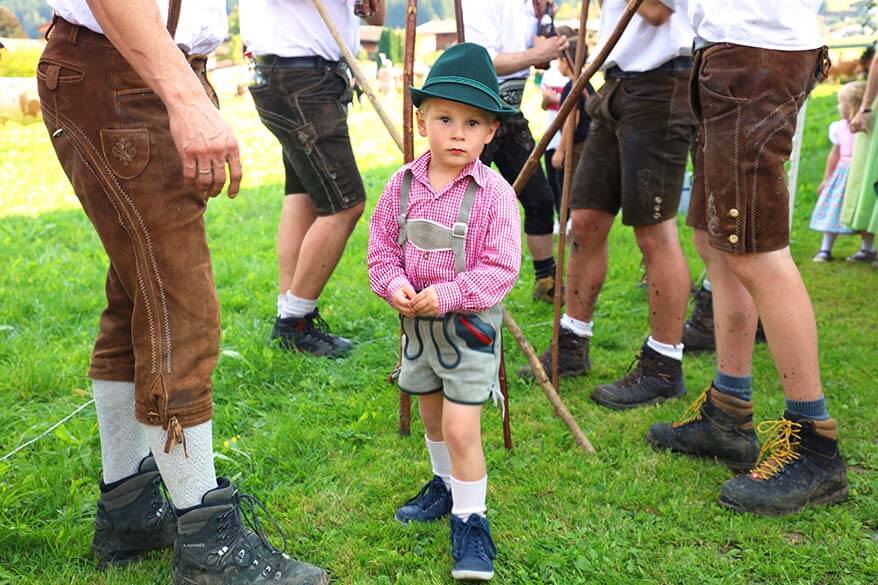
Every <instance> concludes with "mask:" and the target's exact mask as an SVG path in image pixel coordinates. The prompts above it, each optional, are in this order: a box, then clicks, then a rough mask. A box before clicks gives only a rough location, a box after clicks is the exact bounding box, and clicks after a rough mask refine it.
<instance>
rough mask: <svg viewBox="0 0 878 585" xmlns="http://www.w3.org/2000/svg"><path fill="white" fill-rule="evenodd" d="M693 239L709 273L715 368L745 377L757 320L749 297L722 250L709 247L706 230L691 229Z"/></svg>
mask: <svg viewBox="0 0 878 585" xmlns="http://www.w3.org/2000/svg"><path fill="white" fill-rule="evenodd" d="M694 239H695V247H696V248H697V249H698V254H699V255H700V256H701V259H702V260H704V264H705V265H706V266H707V273H708V276H710V282H711V289H712V295H713V320H714V335H715V336H716V363H717V368H718V369H719V371H721V372H723V373H724V374H728V375H730V376H739V377H743V376H749V375H750V370H751V368H752V362H753V342H754V338H755V336H756V325H757V323H758V321H759V316H758V315H757V313H756V305H755V304H754V303H753V297H751V296H750V293H749V291H748V290H747V289H746V288H745V287H744V285H743V284H742V283H741V281H740V280H739V279H738V277H737V275H736V274H735V272H734V271H733V270H732V267H731V266H730V265H729V262H728V260H727V259H726V254H725V252H722V251H721V250H717V249H716V248H713V247H711V245H710V243H709V241H708V240H709V236H708V235H707V232H706V231H704V230H695V238H694Z"/></svg>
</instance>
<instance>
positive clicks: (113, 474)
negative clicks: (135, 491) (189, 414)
mask: <svg viewBox="0 0 878 585" xmlns="http://www.w3.org/2000/svg"><path fill="white" fill-rule="evenodd" d="M91 390H92V395H93V396H94V399H95V410H97V414H98V430H99V431H100V434H101V463H102V464H103V478H104V483H107V484H109V483H113V482H116V481H119V480H120V479H124V478H126V477H128V476H130V475H134V474H135V473H137V471H138V468H139V465H140V462H141V461H142V460H143V458H144V457H146V456H147V455H149V442H148V441H147V439H146V433H145V432H144V431H143V428H142V427H141V425H140V424H139V423H138V422H137V420H135V418H134V383H133V382H113V381H109V380H92V382H91Z"/></svg>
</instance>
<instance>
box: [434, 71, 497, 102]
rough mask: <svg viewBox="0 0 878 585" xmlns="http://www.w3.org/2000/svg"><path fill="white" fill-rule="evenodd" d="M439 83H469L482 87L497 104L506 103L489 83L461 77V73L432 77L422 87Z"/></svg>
mask: <svg viewBox="0 0 878 585" xmlns="http://www.w3.org/2000/svg"><path fill="white" fill-rule="evenodd" d="M439 83H462V84H464V85H469V86H470V87H473V88H475V89H480V90H482V91H483V92H485V93H486V94H487V95H488V97H490V98H491V99H492V100H494V103H495V104H497V105H498V106H502V105H505V104H503V102H502V100H501V99H500V97H499V96H498V95H497V91H496V90H494V89H492V88H490V87H488V86H487V85H485V84H484V83H482V82H481V81H478V80H476V79H473V78H471V77H460V76H459V75H443V76H440V77H432V78H430V79H428V80H427V83H425V84H424V87H422V88H421V89H427V88H428V87H430V86H431V85H436V84H439Z"/></svg>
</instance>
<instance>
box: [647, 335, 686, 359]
mask: <svg viewBox="0 0 878 585" xmlns="http://www.w3.org/2000/svg"><path fill="white" fill-rule="evenodd" d="M646 345H647V347H649V348H650V349H652V350H653V351H657V352H658V353H660V354H662V355H663V356H665V357H669V358H671V359H674V360H677V361H678V362H682V361H683V344H682V343H677V344H673V343H662V342H661V341H656V340H655V339H653V338H652V335H650V336H649V339H647V340H646Z"/></svg>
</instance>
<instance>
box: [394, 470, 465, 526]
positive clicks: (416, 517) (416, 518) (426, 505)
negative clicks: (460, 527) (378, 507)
mask: <svg viewBox="0 0 878 585" xmlns="http://www.w3.org/2000/svg"><path fill="white" fill-rule="evenodd" d="M451 503H452V500H451V490H450V489H448V488H447V487H445V482H444V481H442V478H441V477H439V476H438V475H434V476H433V479H431V480H430V481H428V482H427V483H426V484H425V485H424V487H422V488H421V491H419V492H418V493H417V495H415V497H413V498H409V499H408V500H407V501H406V503H405V504H404V505H403V506H402V507H401V508H400V509H398V510H397V511H396V513H395V514H394V515H393V518H394V520H396V521H397V522H399V523H400V524H408V523H409V522H431V521H433V520H438V519H439V518H443V517H444V516H447V515H448V514H450V513H451Z"/></svg>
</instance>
